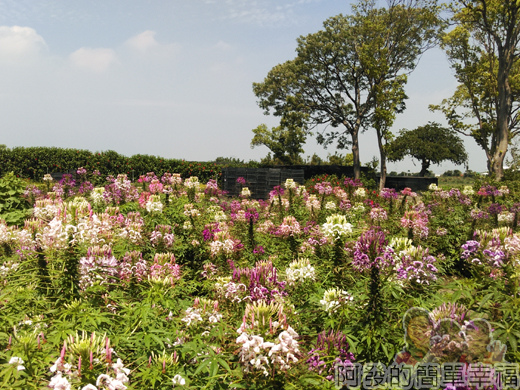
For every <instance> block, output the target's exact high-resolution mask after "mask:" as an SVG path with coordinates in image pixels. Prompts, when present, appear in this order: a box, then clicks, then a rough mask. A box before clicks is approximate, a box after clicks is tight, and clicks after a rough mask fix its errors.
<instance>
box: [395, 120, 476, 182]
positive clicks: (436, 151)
mask: <svg viewBox="0 0 520 390" xmlns="http://www.w3.org/2000/svg"><path fill="white" fill-rule="evenodd" d="M406 156H410V157H412V158H414V159H417V160H419V161H420V162H421V172H420V174H419V175H420V176H425V175H426V173H427V172H428V168H430V165H431V164H440V163H442V162H443V161H451V162H453V163H454V164H464V163H465V162H466V161H467V159H468V155H467V154H466V149H465V148H464V142H463V141H462V139H460V137H458V136H457V135H456V133H455V132H454V131H453V130H450V129H449V128H446V127H442V126H441V125H440V124H438V123H435V122H430V123H428V124H427V125H424V126H419V127H417V128H416V129H414V130H401V132H400V135H399V136H398V137H396V138H395V139H394V140H393V141H392V142H391V143H390V144H389V145H388V159H389V160H390V161H399V160H402V159H404V158H405V157H406Z"/></svg>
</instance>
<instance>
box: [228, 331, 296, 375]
mask: <svg viewBox="0 0 520 390" xmlns="http://www.w3.org/2000/svg"><path fill="white" fill-rule="evenodd" d="M238 333H240V336H239V337H238V338H237V340H236V342H237V343H238V344H242V346H241V348H240V352H239V354H238V356H239V360H240V363H242V365H243V366H244V371H245V372H251V371H260V372H261V373H262V374H263V375H265V376H268V375H269V371H268V368H270V367H274V368H275V369H279V370H282V371H287V370H288V369H289V368H291V363H296V362H297V361H298V357H297V356H298V355H299V353H300V350H299V347H298V341H297V340H296V338H297V337H298V334H297V333H296V332H295V331H294V329H293V328H291V327H290V326H288V327H287V329H286V330H283V331H282V332H281V333H280V334H279V335H278V337H277V339H275V341H274V342H269V341H265V340H264V338H263V337H262V336H258V335H249V334H247V333H246V332H245V331H243V330H242V328H240V329H238Z"/></svg>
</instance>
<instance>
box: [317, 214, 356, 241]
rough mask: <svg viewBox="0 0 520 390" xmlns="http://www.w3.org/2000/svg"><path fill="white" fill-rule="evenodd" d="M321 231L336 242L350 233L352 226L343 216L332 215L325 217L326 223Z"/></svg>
mask: <svg viewBox="0 0 520 390" xmlns="http://www.w3.org/2000/svg"><path fill="white" fill-rule="evenodd" d="M322 231H323V234H324V235H325V236H326V237H330V238H332V239H334V241H337V240H340V239H342V238H343V237H345V236H347V235H348V234H349V233H352V224H350V223H349V222H347V218H346V217H345V216H344V215H339V214H334V215H331V216H330V217H327V221H326V222H325V223H324V224H323V225H322Z"/></svg>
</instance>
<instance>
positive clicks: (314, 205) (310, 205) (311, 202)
mask: <svg viewBox="0 0 520 390" xmlns="http://www.w3.org/2000/svg"><path fill="white" fill-rule="evenodd" d="M305 207H306V208H307V209H308V210H320V209H321V202H320V200H319V199H318V197H317V196H316V195H309V197H308V198H307V200H306V201H305Z"/></svg>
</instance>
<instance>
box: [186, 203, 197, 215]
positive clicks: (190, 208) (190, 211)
mask: <svg viewBox="0 0 520 390" xmlns="http://www.w3.org/2000/svg"><path fill="white" fill-rule="evenodd" d="M184 215H185V216H187V217H200V211H199V210H198V209H196V208H195V206H194V205H193V203H186V204H185V205H184Z"/></svg>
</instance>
